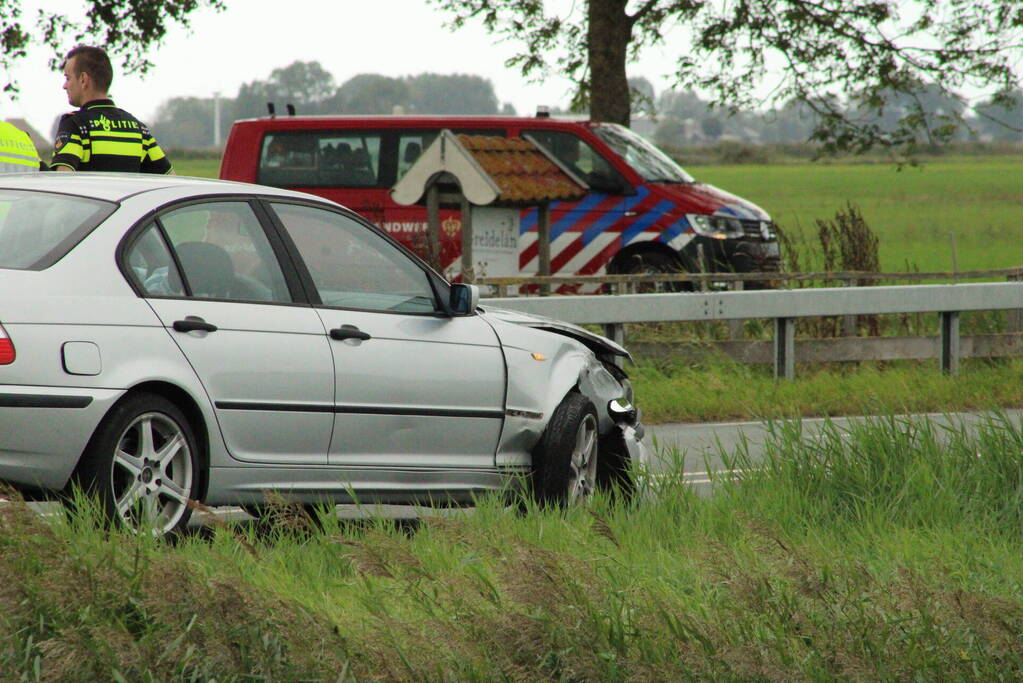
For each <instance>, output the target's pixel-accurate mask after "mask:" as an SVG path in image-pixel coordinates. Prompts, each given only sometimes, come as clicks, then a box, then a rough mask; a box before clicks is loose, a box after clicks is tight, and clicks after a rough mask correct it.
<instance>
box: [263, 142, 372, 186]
mask: <svg viewBox="0 0 1023 683" xmlns="http://www.w3.org/2000/svg"><path fill="white" fill-rule="evenodd" d="M380 143H381V134H380V133H376V132H369V131H287V132H282V133H273V134H270V135H267V136H266V138H265V139H264V140H263V147H262V150H261V153H260V164H259V176H258V178H257V180H258V182H260V183H263V184H265V185H273V186H276V187H381V185H380V182H381V180H380V147H381V144H380Z"/></svg>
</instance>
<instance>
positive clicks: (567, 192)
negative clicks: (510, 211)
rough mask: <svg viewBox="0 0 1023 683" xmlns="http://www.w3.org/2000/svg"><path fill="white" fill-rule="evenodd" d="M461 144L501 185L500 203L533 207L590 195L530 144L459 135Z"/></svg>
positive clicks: (490, 137)
mask: <svg viewBox="0 0 1023 683" xmlns="http://www.w3.org/2000/svg"><path fill="white" fill-rule="evenodd" d="M458 141H459V143H461V145H462V146H463V147H464V148H465V149H466V151H468V152H469V153H470V154H472V155H473V157H474V158H475V159H476V162H477V163H478V164H479V165H480V166H481V167H482V168H483V170H484V171H486V173H487V175H489V176H490V177H491V179H493V181H494V182H495V183H496V184H497V186H498V188H499V190H500V196H499V197H498V201H499V202H508V203H515V204H529V203H537V202H546V201H555V200H571V199H579V198H581V197H583V196H584V195H585V194H586V190H584V189H583V188H582V187H580V186H579V185H578V184H576V183H575V182H574V181H573V180H572V179H571V178H569V177H568V175H566V174H565V172H564V171H562V170H561V169H560V168H558V167H557V166H556V165H555V164H554V163H553V162H552V161H551V160H550V159H548V158H547V156H546V155H544V153H543V152H541V151H540V150H538V149H537V148H536V147H535V146H534V145H533V143H531V142H529V141H527V140H523V139H522V138H501V137H496V136H489V135H459V136H458Z"/></svg>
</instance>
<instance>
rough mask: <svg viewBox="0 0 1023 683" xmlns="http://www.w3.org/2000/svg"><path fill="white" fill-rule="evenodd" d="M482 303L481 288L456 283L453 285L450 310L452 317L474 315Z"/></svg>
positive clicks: (449, 304) (449, 303) (449, 302)
mask: <svg viewBox="0 0 1023 683" xmlns="http://www.w3.org/2000/svg"><path fill="white" fill-rule="evenodd" d="M479 303H480V288H479V287H477V286H476V285H466V284H462V283H456V284H453V285H451V297H450V299H449V301H448V308H449V309H450V310H451V313H452V315H472V313H473V311H475V310H476V307H477V306H478V305H479Z"/></svg>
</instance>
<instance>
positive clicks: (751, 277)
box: [473, 266, 1023, 297]
mask: <svg viewBox="0 0 1023 683" xmlns="http://www.w3.org/2000/svg"><path fill="white" fill-rule="evenodd" d="M991 278H1005V279H1006V280H1009V281H1013V280H1019V279H1023V266H1017V267H1015V268H996V269H991V270H961V271H957V270H947V271H932V272H926V273H907V272H892V273H876V272H872V271H859V270H842V271H819V272H800V273H784V272H779V273H644V274H629V275H531V276H525V277H478V278H476V279H474V280H473V284H477V285H480V286H481V287H483V286H486V287H491V288H493V289H494V290H496V296H498V297H506V296H508V294H509V292H510V289H511V288H512V287H523V286H536V287H539V288H540V289H541V290H549V289H550V288H551V287H556V286H560V285H582V286H591V287H595V286H600V285H609V286H610V288H611V289H612V290H613V293H616V294H624V293H628V292H635V288H636V286H637V285H639V284H642V283H661V282H680V283H691V284H692V285H693V288H694V289H701V290H702V289H706V288H707V287H708V286H709V285H710V284H711V283H725V284H726V285H727V286H729V288H732V289H736V288H738V287H736V286H737V285H738V286H739V287H741V285H742V283H744V282H782V283H792V282H823V283H828V282H841V283H842V284H843V285H844V286H847V287H849V286H854V285H856V284H858V283H865V282H925V281H933V280H946V281H949V282H961V281H964V280H980V279H991Z"/></svg>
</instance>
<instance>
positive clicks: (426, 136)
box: [398, 130, 440, 180]
mask: <svg viewBox="0 0 1023 683" xmlns="http://www.w3.org/2000/svg"><path fill="white" fill-rule="evenodd" d="M439 133H440V131H437V130H424V131H416V132H414V133H413V132H403V133H402V134H401V135H400V136H399V137H398V179H399V180H401V179H402V178H403V177H405V174H406V173H408V170H409V169H410V168H412V164H414V163H416V160H417V159H419V156H420V155H421V154H422V153H423V150H425V149H426V148H427V147H429V146H430V144H431V143H432V142H433V141H434V139H436V137H437V135H438V134H439Z"/></svg>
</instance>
